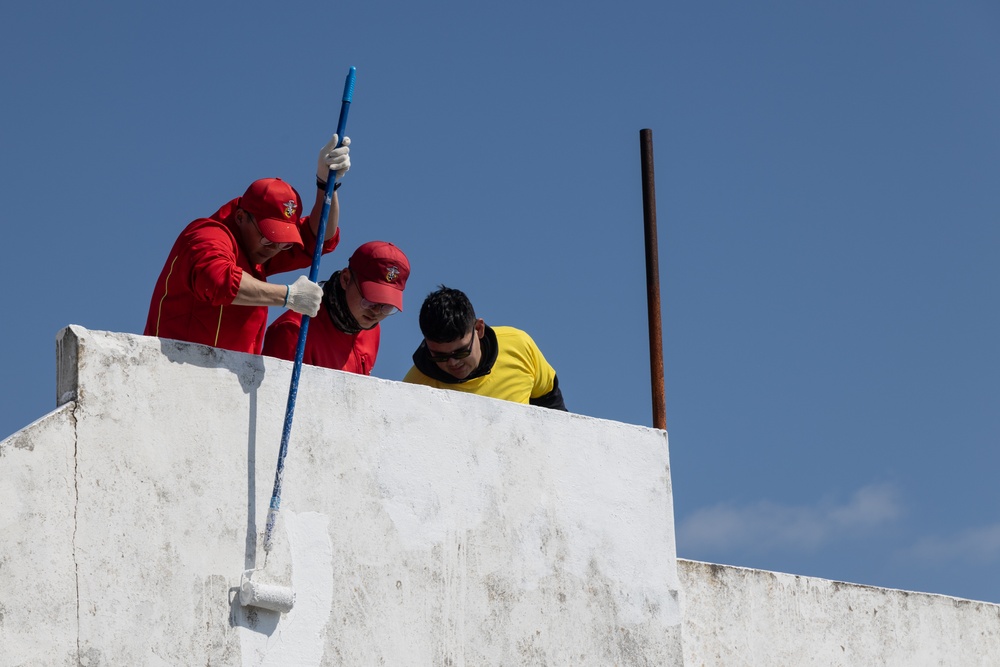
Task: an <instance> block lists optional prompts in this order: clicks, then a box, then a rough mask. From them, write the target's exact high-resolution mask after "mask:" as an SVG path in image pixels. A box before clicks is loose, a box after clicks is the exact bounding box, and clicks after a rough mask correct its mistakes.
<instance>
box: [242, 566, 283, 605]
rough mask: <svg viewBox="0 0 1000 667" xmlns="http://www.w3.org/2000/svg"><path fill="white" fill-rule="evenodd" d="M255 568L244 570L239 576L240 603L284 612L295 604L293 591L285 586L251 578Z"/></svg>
mask: <svg viewBox="0 0 1000 667" xmlns="http://www.w3.org/2000/svg"><path fill="white" fill-rule="evenodd" d="M256 571H257V570H246V571H245V572H244V573H243V576H242V577H240V604H241V605H243V606H244V607H261V608H262V609H270V610H271V611H276V612H278V613H279V614H285V613H287V612H289V611H291V610H292V607H294V606H295V591H293V590H292V589H291V588H288V587H287V586H276V585H274V584H265V583H261V582H258V581H254V580H253V579H251V576H252V575H253V573H254V572H256Z"/></svg>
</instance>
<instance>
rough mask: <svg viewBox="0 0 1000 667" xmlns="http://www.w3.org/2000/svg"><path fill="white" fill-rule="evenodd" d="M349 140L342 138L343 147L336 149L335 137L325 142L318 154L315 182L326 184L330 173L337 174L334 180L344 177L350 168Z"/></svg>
mask: <svg viewBox="0 0 1000 667" xmlns="http://www.w3.org/2000/svg"><path fill="white" fill-rule="evenodd" d="M350 146H351V138H350V137H344V145H343V146H341V147H340V148H337V135H336V134H335V135H333V138H332V139H330V141H328V142H327V144H326V146H323V149H322V150H321V151H320V152H319V163H318V164H317V165H316V181H317V184H318V183H323V184H324V185H325V184H326V181H327V179H328V178H329V177H330V171H335V172H337V174H336V176H335V179H334V180H336V179H340V178H343V177H344V174H346V173H347V170H348V169H350V168H351V149H350Z"/></svg>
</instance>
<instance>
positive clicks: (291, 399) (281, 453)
mask: <svg viewBox="0 0 1000 667" xmlns="http://www.w3.org/2000/svg"><path fill="white" fill-rule="evenodd" d="M355 72H356V70H355V68H354V67H351V69H350V71H349V72H348V73H347V81H345V82H344V99H343V101H342V102H341V104H340V120H338V121H337V147H338V148H339V147H340V145H341V144H342V143H343V142H344V130H345V129H346V128H347V113H348V112H349V111H350V110H351V98H352V97H354V79H355V76H356V74H355ZM335 180H336V179H335V178H334V172H330V174H329V176H328V177H327V179H326V196H325V197H324V198H323V212H322V213H321V214H320V216H319V229H318V230H316V250H315V252H313V261H312V266H311V267H310V269H309V280H311V281H312V282H316V279H317V278H318V277H319V260H320V258H321V257H322V256H323V244H322V243H321V242H320V239H322V238H323V237H324V236H325V235H326V219H327V217H328V216H329V215H330V205H331V204H332V203H333V188H334V185H335V183H334V181H335ZM308 331H309V317H308V316H307V315H303V316H302V327H301V328H300V329H299V341H298V344H297V345H296V346H295V364H294V366H293V367H292V382H291V384H290V385H289V387H288V404H287V405H286V407H285V426H284V428H283V429H282V431H281V448H280V449H279V450H278V466H277V468H276V469H275V471H274V491H272V492H271V506H270V509H268V511H267V528H266V529H265V531H264V551H265V552H267V551H270V550H271V546H272V544H273V537H274V536H273V532H274V521H275V519H276V518H277V516H278V510H279V508H280V507H281V480H282V479H283V478H284V476H285V455H286V454H288V438H289V437H290V436H291V433H292V416H293V415H294V414H295V396H296V394H297V393H298V391H299V375H300V374H301V373H302V356H303V354H304V353H305V350H306V334H307V333H308Z"/></svg>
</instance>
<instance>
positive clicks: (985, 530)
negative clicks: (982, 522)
mask: <svg viewBox="0 0 1000 667" xmlns="http://www.w3.org/2000/svg"><path fill="white" fill-rule="evenodd" d="M900 555H901V556H902V557H903V558H905V559H907V560H911V561H917V562H921V563H923V564H925V565H938V564H942V563H948V562H963V563H976V564H983V563H992V562H996V561H1000V523H994V524H990V525H987V526H980V527H978V528H968V529H966V530H963V531H961V532H959V533H957V534H955V535H952V536H950V537H927V538H924V539H922V540H920V541H919V542H917V543H916V544H915V545H913V546H912V547H910V548H909V549H906V550H904V551H902V552H901V554H900Z"/></svg>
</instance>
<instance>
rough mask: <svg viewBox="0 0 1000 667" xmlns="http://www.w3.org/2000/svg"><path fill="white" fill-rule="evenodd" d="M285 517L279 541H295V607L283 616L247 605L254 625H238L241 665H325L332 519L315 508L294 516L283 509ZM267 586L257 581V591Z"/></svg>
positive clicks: (331, 588)
mask: <svg viewBox="0 0 1000 667" xmlns="http://www.w3.org/2000/svg"><path fill="white" fill-rule="evenodd" d="M282 515H283V519H284V524H285V534H283V535H279V536H278V537H277V539H279V540H283V539H287V540H288V542H289V544H290V545H291V554H292V589H293V590H294V592H295V606H294V607H292V609H291V610H290V611H289V612H288V613H287V614H284V615H281V614H279V613H278V612H275V611H268V610H266V609H256V610H254V609H253V608H247V609H244V614H246V615H247V617H248V619H250V618H253V617H254V615H256V618H255V621H256V629H251V628H250V627H241V628H240V647H241V649H242V659H243V667H282V666H285V665H301V666H302V667H309V666H311V665H317V666H318V665H320V664H322V662H321V661H322V659H323V647H324V640H323V634H324V633H323V629H324V627H325V626H326V624H327V620H328V619H329V618H330V613H331V611H332V608H333V544H332V543H331V541H330V537H329V531H330V518H329V517H328V516H325V515H323V514H319V513H317V512H304V513H301V514H296V513H294V512H290V511H288V510H287V509H283V510H282ZM269 587H271V586H269V585H261V584H257V588H258V589H260V588H269ZM273 588H280V587H277V586H274V587H273ZM285 590H287V589H285Z"/></svg>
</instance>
